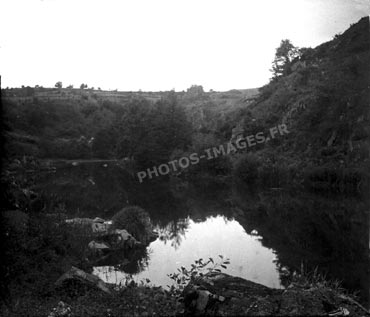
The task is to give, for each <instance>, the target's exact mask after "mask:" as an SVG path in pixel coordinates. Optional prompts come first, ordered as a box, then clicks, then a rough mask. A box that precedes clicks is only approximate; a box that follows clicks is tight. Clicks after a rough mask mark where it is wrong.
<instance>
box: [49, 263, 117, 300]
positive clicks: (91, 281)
mask: <svg viewBox="0 0 370 317" xmlns="http://www.w3.org/2000/svg"><path fill="white" fill-rule="evenodd" d="M71 280H72V281H78V282H79V283H82V284H83V285H85V286H87V287H95V288H98V289H100V290H102V291H103V292H105V293H108V294H111V293H112V291H111V289H110V287H109V286H108V284H106V283H104V281H102V280H101V279H100V278H99V277H97V276H95V275H92V274H89V273H86V272H84V271H82V270H80V269H78V268H76V267H74V266H72V267H71V269H70V270H69V271H67V272H66V273H64V274H63V275H62V276H61V277H60V278H59V279H58V280H57V281H56V282H55V285H56V286H58V287H62V286H63V285H65V283H66V282H68V281H71Z"/></svg>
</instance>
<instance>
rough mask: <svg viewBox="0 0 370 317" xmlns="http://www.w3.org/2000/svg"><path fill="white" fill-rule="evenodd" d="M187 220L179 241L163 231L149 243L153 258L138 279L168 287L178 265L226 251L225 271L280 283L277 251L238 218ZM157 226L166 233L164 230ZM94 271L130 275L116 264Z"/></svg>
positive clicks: (113, 278) (111, 278) (115, 279)
mask: <svg viewBox="0 0 370 317" xmlns="http://www.w3.org/2000/svg"><path fill="white" fill-rule="evenodd" d="M187 222H188V227H187V229H186V230H185V232H184V235H183V236H181V238H180V239H181V241H176V238H173V239H169V240H167V239H165V238H163V235H160V236H159V237H158V239H157V240H156V241H154V242H152V243H151V244H150V245H149V246H148V248H147V249H148V254H149V258H150V259H149V261H148V264H147V265H146V266H145V268H144V269H143V271H142V272H139V273H138V274H135V275H134V276H133V278H134V280H135V281H137V282H138V281H140V280H143V281H144V280H145V279H146V278H148V279H149V280H150V281H151V284H153V285H158V286H163V287H166V286H167V285H171V284H172V281H171V279H170V278H169V277H168V276H167V274H169V273H174V272H176V269H177V268H179V267H181V266H184V267H186V268H190V266H191V264H193V263H194V260H196V259H199V258H203V259H205V260H207V259H208V258H209V257H212V258H214V259H215V260H216V261H217V260H220V258H219V257H218V255H223V256H224V257H226V258H229V259H230V264H229V265H228V267H227V269H224V270H223V271H224V272H225V273H228V274H231V275H234V276H240V277H243V278H246V279H249V280H251V281H254V282H257V283H261V284H264V285H266V286H270V287H274V288H280V287H281V284H280V278H279V272H278V270H277V267H276V264H275V260H276V256H275V253H274V251H273V250H272V249H268V248H266V247H264V246H263V245H262V243H261V242H260V241H259V239H260V237H259V236H257V235H249V234H247V233H246V232H245V230H244V229H243V227H242V226H241V225H240V224H239V223H238V222H237V221H236V220H234V219H232V220H227V219H226V218H225V217H224V216H215V217H214V216H212V217H208V218H207V219H206V220H204V221H202V222H198V223H197V222H194V221H193V220H192V219H187ZM157 230H159V232H161V231H162V232H161V233H162V234H163V233H164V234H165V232H163V231H165V230H163V229H162V230H161V228H157ZM94 274H96V275H98V276H99V277H101V278H102V279H103V280H105V281H106V282H109V283H116V284H119V283H120V282H121V281H123V282H124V281H125V280H126V278H127V277H128V274H127V273H125V272H123V271H120V270H116V268H115V266H100V267H95V268H94Z"/></svg>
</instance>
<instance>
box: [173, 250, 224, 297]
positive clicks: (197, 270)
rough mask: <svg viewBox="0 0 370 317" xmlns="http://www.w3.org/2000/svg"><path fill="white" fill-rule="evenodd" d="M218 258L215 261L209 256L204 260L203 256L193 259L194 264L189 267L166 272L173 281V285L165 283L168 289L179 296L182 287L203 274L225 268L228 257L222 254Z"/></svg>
mask: <svg viewBox="0 0 370 317" xmlns="http://www.w3.org/2000/svg"><path fill="white" fill-rule="evenodd" d="M219 258H220V260H219V261H217V262H216V261H215V260H214V259H213V258H209V259H208V260H207V261H204V260H203V258H200V259H199V260H195V261H194V264H191V268H189V269H188V268H185V267H184V266H181V268H178V269H177V272H175V273H172V274H167V276H168V277H169V278H170V279H172V280H173V281H174V282H175V283H174V285H171V286H170V285H167V286H168V288H169V291H170V292H171V293H173V294H174V295H175V296H176V297H181V294H182V292H183V290H184V288H185V287H186V286H187V285H188V284H189V282H193V281H195V280H197V279H199V278H201V277H203V276H204V275H205V274H210V273H220V272H221V269H226V268H227V265H228V264H230V260H229V259H228V258H224V256H223V255H219Z"/></svg>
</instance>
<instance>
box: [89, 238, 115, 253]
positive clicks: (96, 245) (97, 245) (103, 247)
mask: <svg viewBox="0 0 370 317" xmlns="http://www.w3.org/2000/svg"><path fill="white" fill-rule="evenodd" d="M88 247H89V249H90V250H92V251H94V252H98V253H102V252H105V251H108V250H110V246H109V245H108V244H107V243H104V242H96V241H94V240H93V241H90V242H89V244H88Z"/></svg>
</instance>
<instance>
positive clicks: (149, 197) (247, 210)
mask: <svg viewBox="0 0 370 317" xmlns="http://www.w3.org/2000/svg"><path fill="white" fill-rule="evenodd" d="M37 186H38V188H37V192H41V193H42V194H43V196H44V198H45V199H46V201H47V202H48V203H47V204H48V205H47V206H46V208H47V209H48V210H53V209H55V208H59V209H60V210H63V211H65V212H66V213H67V216H68V217H90V218H94V217H101V218H104V219H110V218H111V217H112V216H113V215H114V214H115V213H116V212H118V211H119V210H121V209H122V208H123V207H125V206H128V205H138V206H140V207H142V208H144V209H145V210H146V211H147V212H148V213H149V215H150V218H151V221H152V223H153V224H154V226H155V228H156V230H157V231H158V232H159V237H158V238H157V239H156V240H155V241H153V242H151V243H150V244H149V245H148V246H147V247H146V248H145V249H144V250H140V251H138V252H137V253H135V254H133V255H131V256H130V257H126V256H124V255H122V254H121V255H114V256H112V257H111V258H108V259H106V260H105V261H103V262H101V263H99V264H98V265H95V267H94V273H95V274H96V275H98V276H100V277H101V278H102V279H104V280H105V281H108V282H111V283H119V282H121V281H123V280H126V279H127V278H132V279H134V280H135V281H140V280H145V279H149V280H150V284H152V285H161V286H164V287H166V285H168V284H169V283H170V282H171V281H170V279H169V278H168V276H167V274H170V273H174V272H175V271H176V269H177V268H179V267H181V266H184V267H189V266H190V265H191V264H192V263H194V261H195V260H197V259H199V258H203V259H205V260H207V259H208V258H209V257H212V258H214V259H215V260H216V261H217V259H219V257H218V256H219V255H222V256H224V257H227V258H230V265H228V267H227V269H226V270H224V271H225V272H226V273H228V274H231V275H235V276H240V277H243V278H246V279H249V280H251V281H254V282H257V283H261V284H263V285H266V286H269V287H275V288H282V287H286V286H288V276H289V274H291V273H292V272H294V271H300V270H302V269H303V270H304V271H305V272H313V271H314V270H315V269H317V270H318V272H319V273H320V274H322V275H324V276H326V278H328V279H331V280H339V281H341V282H342V285H343V286H344V287H345V288H346V289H348V290H349V291H358V292H359V296H360V300H361V302H362V303H363V304H364V305H368V302H369V285H370V272H369V268H370V263H369V231H368V225H369V211H368V203H367V202H366V201H365V200H364V199H363V198H360V197H341V196H332V197H330V196H325V195H320V194H313V193H308V192H299V191H294V190H291V189H290V190H285V189H268V188H267V189H266V188H265V189H248V188H243V186H241V185H240V184H239V185H235V184H229V185H226V184H223V183H222V182H218V181H213V180H212V179H211V178H209V179H207V180H205V179H203V180H198V181H193V182H185V181H183V180H180V179H164V180H158V181H155V182H143V183H142V184H140V183H139V182H138V181H137V180H136V179H135V178H133V177H132V176H131V175H129V173H127V172H126V171H125V170H124V169H122V168H120V167H119V166H115V165H114V164H111V163H110V164H108V166H103V165H101V164H81V165H80V166H75V167H71V166H70V167H66V168H60V169H58V170H57V171H56V172H55V173H47V174H42V175H39V177H38V179H37ZM128 231H129V228H128Z"/></svg>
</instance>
